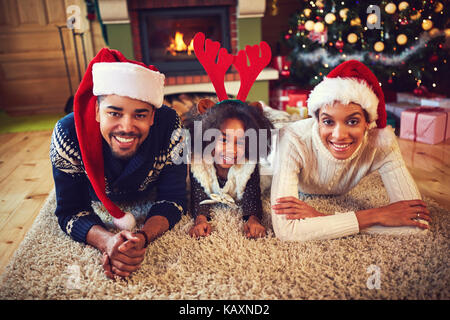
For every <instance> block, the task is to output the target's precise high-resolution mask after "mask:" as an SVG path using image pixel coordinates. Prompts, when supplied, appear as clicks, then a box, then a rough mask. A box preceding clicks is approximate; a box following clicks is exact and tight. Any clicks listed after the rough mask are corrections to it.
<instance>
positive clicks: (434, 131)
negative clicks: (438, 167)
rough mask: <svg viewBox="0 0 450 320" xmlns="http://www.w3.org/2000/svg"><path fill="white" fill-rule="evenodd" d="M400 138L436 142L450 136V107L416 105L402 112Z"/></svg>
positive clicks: (428, 142) (429, 142)
mask: <svg viewBox="0 0 450 320" xmlns="http://www.w3.org/2000/svg"><path fill="white" fill-rule="evenodd" d="M400 138H402V139H407V140H413V141H418V142H423V143H427V144H436V143H440V142H442V141H445V140H447V139H448V138H450V109H444V108H434V107H417V108H414V109H409V110H406V111H403V112H402V116H401V120H400Z"/></svg>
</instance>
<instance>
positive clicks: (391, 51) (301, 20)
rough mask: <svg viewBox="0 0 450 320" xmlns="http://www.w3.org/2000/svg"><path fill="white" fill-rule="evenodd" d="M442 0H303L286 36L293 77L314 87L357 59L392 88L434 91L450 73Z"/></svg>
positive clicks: (447, 23)
mask: <svg viewBox="0 0 450 320" xmlns="http://www.w3.org/2000/svg"><path fill="white" fill-rule="evenodd" d="M441 1H444V0H441ZM441 1H432V0H431V1H414V0H409V1H389V0H388V1H371V2H370V3H371V4H369V2H366V1H326V0H317V1H306V2H305V1H300V4H301V6H300V9H299V10H298V11H297V12H296V13H295V14H293V15H292V17H291V18H290V20H289V29H288V30H287V32H286V33H285V34H284V35H283V39H282V41H283V43H284V44H285V45H287V46H288V47H290V48H291V52H290V55H289V59H290V60H291V62H292V64H291V69H290V78H291V80H293V81H294V82H296V83H299V84H300V85H302V86H304V87H311V86H314V85H316V84H318V83H319V82H320V81H321V80H322V78H323V77H324V76H325V75H327V74H328V72H329V71H331V69H332V68H334V67H335V66H337V65H338V64H340V63H342V62H343V61H346V60H350V59H356V60H359V61H361V62H363V63H365V64H366V65H367V66H369V67H370V68H371V70H372V71H373V72H374V73H375V74H376V76H377V77H378V79H379V81H380V83H381V84H382V85H385V86H389V87H390V88H392V89H394V90H398V91H407V90H414V89H416V90H417V88H424V89H425V90H429V91H433V89H434V88H438V87H439V85H440V83H439V79H442V78H443V77H445V76H447V75H448V72H449V71H450V70H449V63H448V61H447V60H448V52H447V51H446V49H445V47H444V44H445V39H446V36H447V37H450V29H449V25H450V22H449V21H450V20H449V15H448V8H446V7H445V6H444V4H443V3H442V2H441ZM444 3H445V1H444Z"/></svg>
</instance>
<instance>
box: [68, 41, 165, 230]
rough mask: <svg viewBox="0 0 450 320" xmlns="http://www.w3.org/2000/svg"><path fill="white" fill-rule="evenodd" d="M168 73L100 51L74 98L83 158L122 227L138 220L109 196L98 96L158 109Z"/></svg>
mask: <svg viewBox="0 0 450 320" xmlns="http://www.w3.org/2000/svg"><path fill="white" fill-rule="evenodd" d="M164 78H165V77H164V75H163V74H161V73H160V72H159V71H158V69H157V68H155V67H154V66H146V65H145V64H143V63H140V62H136V61H131V60H128V59H126V58H125V56H124V55H123V54H122V53H120V52H119V51H117V50H111V49H107V48H104V49H102V50H100V51H99V52H98V54H97V55H96V56H95V57H94V59H93V60H92V61H91V62H90V63H89V66H88V68H87V70H86V73H85V74H84V77H83V79H82V81H81V83H80V86H79V87H78V90H77V92H76V94H75V98H74V118H75V128H76V132H77V137H78V142H79V145H80V151H81V158H82V161H83V165H84V168H85V170H86V174H87V176H88V178H89V181H90V182H91V185H92V187H93V188H94V191H95V194H96V195H97V197H98V199H99V200H100V201H101V202H102V203H103V205H104V206H105V208H106V209H107V210H108V212H109V213H110V214H111V215H112V216H113V217H114V224H115V225H116V226H117V227H118V228H120V229H128V230H131V229H132V228H133V227H134V226H135V224H136V221H135V220H134V217H133V215H132V214H131V213H125V212H123V211H122V210H120V209H119V208H118V207H117V206H116V205H115V204H114V203H113V202H112V201H111V200H110V199H109V198H108V196H107V195H106V191H105V187H106V186H105V173H104V162H103V152H102V136H101V133H100V125H99V123H98V122H97V121H96V120H95V115H96V111H95V106H96V102H97V96H99V95H109V94H117V95H120V96H126V97H129V98H133V99H137V100H141V101H145V102H147V103H150V104H152V105H153V106H155V107H156V108H159V107H161V105H162V102H163V97H164V94H163V89H164Z"/></svg>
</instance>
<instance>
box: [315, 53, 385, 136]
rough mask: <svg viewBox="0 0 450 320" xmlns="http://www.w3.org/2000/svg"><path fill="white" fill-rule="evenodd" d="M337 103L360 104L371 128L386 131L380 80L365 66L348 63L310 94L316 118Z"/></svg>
mask: <svg viewBox="0 0 450 320" xmlns="http://www.w3.org/2000/svg"><path fill="white" fill-rule="evenodd" d="M335 101H339V102H341V103H343V104H349V103H351V102H353V103H357V104H359V105H360V106H361V108H363V109H364V110H366V111H367V114H368V115H369V122H370V124H371V127H378V128H384V127H386V105H385V102H384V94H383V90H381V87H380V84H379V82H378V79H377V77H376V76H375V75H374V74H373V73H372V71H370V69H369V68H368V67H366V66H365V65H364V64H363V63H361V62H359V61H357V60H348V61H345V62H343V63H341V64H340V65H338V66H337V67H336V68H334V69H333V70H332V71H331V72H330V73H329V74H328V75H327V76H326V77H325V79H324V80H322V82H321V83H319V84H318V85H317V86H316V87H315V88H314V89H313V90H312V91H311V93H310V94H309V98H308V112H309V113H310V114H311V115H313V116H314V115H315V112H316V110H319V109H320V108H321V107H322V106H324V105H332V104H333V103H334V102H335Z"/></svg>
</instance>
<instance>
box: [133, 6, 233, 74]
mask: <svg viewBox="0 0 450 320" xmlns="http://www.w3.org/2000/svg"><path fill="white" fill-rule="evenodd" d="M139 26H140V33H141V34H140V41H141V50H142V60H143V62H144V63H146V64H152V65H157V66H158V68H159V69H160V70H161V71H162V72H163V73H165V74H166V75H168V76H171V75H185V74H190V75H194V74H202V73H203V68H202V66H201V65H200V63H199V62H198V61H197V59H196V58H195V54H194V51H193V38H194V35H195V34H196V33H197V32H203V33H204V34H205V35H206V37H208V38H211V39H214V40H215V41H219V42H220V43H221V44H222V47H224V48H226V49H227V50H228V51H229V52H231V43H230V24H229V17H228V7H226V6H212V7H202V8H198V7H190V8H189V7H182V8H180V7H178V8H162V9H153V10H141V11H139Z"/></svg>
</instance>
